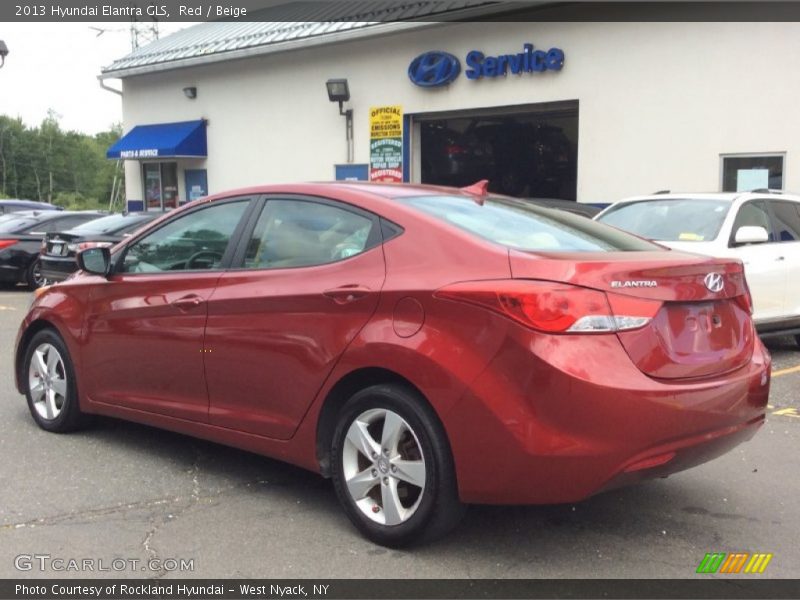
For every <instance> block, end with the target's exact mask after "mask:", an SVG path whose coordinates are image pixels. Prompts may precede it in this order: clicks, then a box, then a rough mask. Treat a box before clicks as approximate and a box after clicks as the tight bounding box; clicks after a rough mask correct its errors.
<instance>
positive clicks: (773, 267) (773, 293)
mask: <svg viewBox="0 0 800 600" xmlns="http://www.w3.org/2000/svg"><path fill="white" fill-rule="evenodd" d="M746 225H749V226H757V227H763V228H765V229H766V230H767V233H768V234H769V241H768V242H766V243H763V244H746V245H737V244H736V242H735V237H736V231H737V230H738V229H739V227H743V226H746ZM728 244H729V251H728V254H729V255H730V256H733V257H736V258H739V259H740V260H741V261H742V262H743V263H744V272H745V276H746V278H747V283H748V285H749V287H750V293H751V294H752V296H753V319H754V320H755V321H756V322H757V323H758V322H764V321H770V320H775V319H780V318H781V317H783V315H784V303H785V295H786V260H785V259H786V257H785V253H784V251H783V249H782V247H781V244H778V243H777V242H776V240H775V231H774V229H773V222H772V219H771V216H770V212H769V209H768V207H767V203H766V201H765V200H748V201H747V202H745V203H743V204H742V205H741V206H740V207H739V210H738V212H737V213H736V218H735V219H734V222H733V228H732V229H731V235H730V239H729V243H728Z"/></svg>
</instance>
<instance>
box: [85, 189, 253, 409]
mask: <svg viewBox="0 0 800 600" xmlns="http://www.w3.org/2000/svg"><path fill="white" fill-rule="evenodd" d="M250 209H251V198H249V197H248V198H235V199H231V200H228V201H215V202H213V203H209V204H201V205H200V206H198V207H196V208H194V209H193V210H190V211H189V212H183V213H180V214H178V215H176V217H175V218H173V219H170V220H168V221H165V222H164V223H162V224H161V225H160V226H159V227H158V228H157V229H154V230H152V231H149V232H147V233H145V234H144V235H142V236H140V237H138V238H137V239H135V240H134V241H132V242H131V243H130V244H128V245H127V246H126V247H125V248H124V249H123V250H122V252H121V254H120V255H119V256H117V257H115V258H116V261H115V265H116V267H115V273H114V274H112V275H111V276H110V277H109V278H108V281H107V282H105V283H102V284H99V285H96V286H94V289H93V290H92V295H91V297H90V301H89V306H88V307H87V313H88V314H87V319H86V326H85V332H84V336H85V346H84V351H83V355H82V359H83V369H82V372H83V373H85V374H86V375H85V381H84V382H83V384H82V385H84V386H85V389H86V392H87V394H88V395H89V397H90V399H91V400H92V401H95V402H105V403H109V404H116V405H122V406H126V407H129V408H134V409H137V410H141V411H147V412H153V413H160V414H165V415H169V416H173V417H177V418H182V419H189V420H194V421H203V422H205V421H207V420H208V393H207V390H206V382H205V375H204V370H203V332H204V328H205V324H206V316H207V313H208V307H207V302H208V299H209V297H210V296H211V293H212V291H213V290H214V286H215V285H216V283H217V280H218V279H219V277H220V275H221V274H222V272H223V270H224V268H225V267H226V266H227V265H228V264H230V262H231V260H232V257H233V253H234V249H235V245H236V244H235V241H234V240H236V239H237V236H238V235H239V233H240V231H241V228H242V227H243V226H244V223H245V222H246V215H247V214H248V213H249V210H250Z"/></svg>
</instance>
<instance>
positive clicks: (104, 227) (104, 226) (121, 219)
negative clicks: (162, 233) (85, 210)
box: [71, 215, 150, 235]
mask: <svg viewBox="0 0 800 600" xmlns="http://www.w3.org/2000/svg"><path fill="white" fill-rule="evenodd" d="M149 220H150V219H149V218H146V217H142V216H139V215H136V216H132V217H131V216H125V215H109V216H107V217H101V218H99V219H94V220H93V221H88V222H87V223H83V224H81V225H78V226H77V227H73V228H72V229H71V231H74V232H75V233H80V234H82V235H88V234H101V233H116V232H118V231H121V230H125V229H128V228H129V227H136V226H137V225H143V224H144V223H146V222H147V221H149Z"/></svg>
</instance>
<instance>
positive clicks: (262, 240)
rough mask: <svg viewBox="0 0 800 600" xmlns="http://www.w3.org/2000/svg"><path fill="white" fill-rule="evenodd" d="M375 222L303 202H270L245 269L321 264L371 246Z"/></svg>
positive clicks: (248, 253) (257, 224)
mask: <svg viewBox="0 0 800 600" xmlns="http://www.w3.org/2000/svg"><path fill="white" fill-rule="evenodd" d="M373 225H374V221H373V220H372V219H370V218H369V217H367V216H364V215H360V214H357V213H355V212H352V211H350V210H346V209H344V208H338V207H335V206H330V205H328V204H320V203H317V202H309V201H303V200H270V201H269V202H267V204H266V206H265V207H264V210H263V212H262V213H261V216H260V217H259V219H258V222H257V223H256V227H255V229H254V230H253V234H252V236H251V238H250V241H249V243H248V245H247V252H246V254H245V259H244V266H245V268H249V269H277V268H290V267H309V266H313V265H324V264H326V263H331V262H335V261H338V260H342V259H345V258H349V257H351V256H355V255H357V254H361V253H362V252H364V251H365V250H367V249H369V248H370V247H372V246H374V243H373V244H369V243H368V242H370V241H371V236H370V234H371V233H372V229H373Z"/></svg>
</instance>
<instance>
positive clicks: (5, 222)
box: [0, 215, 36, 233]
mask: <svg viewBox="0 0 800 600" xmlns="http://www.w3.org/2000/svg"><path fill="white" fill-rule="evenodd" d="M35 224H36V219H31V218H30V217H15V216H13V215H7V217H6V218H3V219H2V220H0V231H2V232H5V233H15V232H18V231H22V230H23V229H27V228H28V227H29V226H31V225H35Z"/></svg>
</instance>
